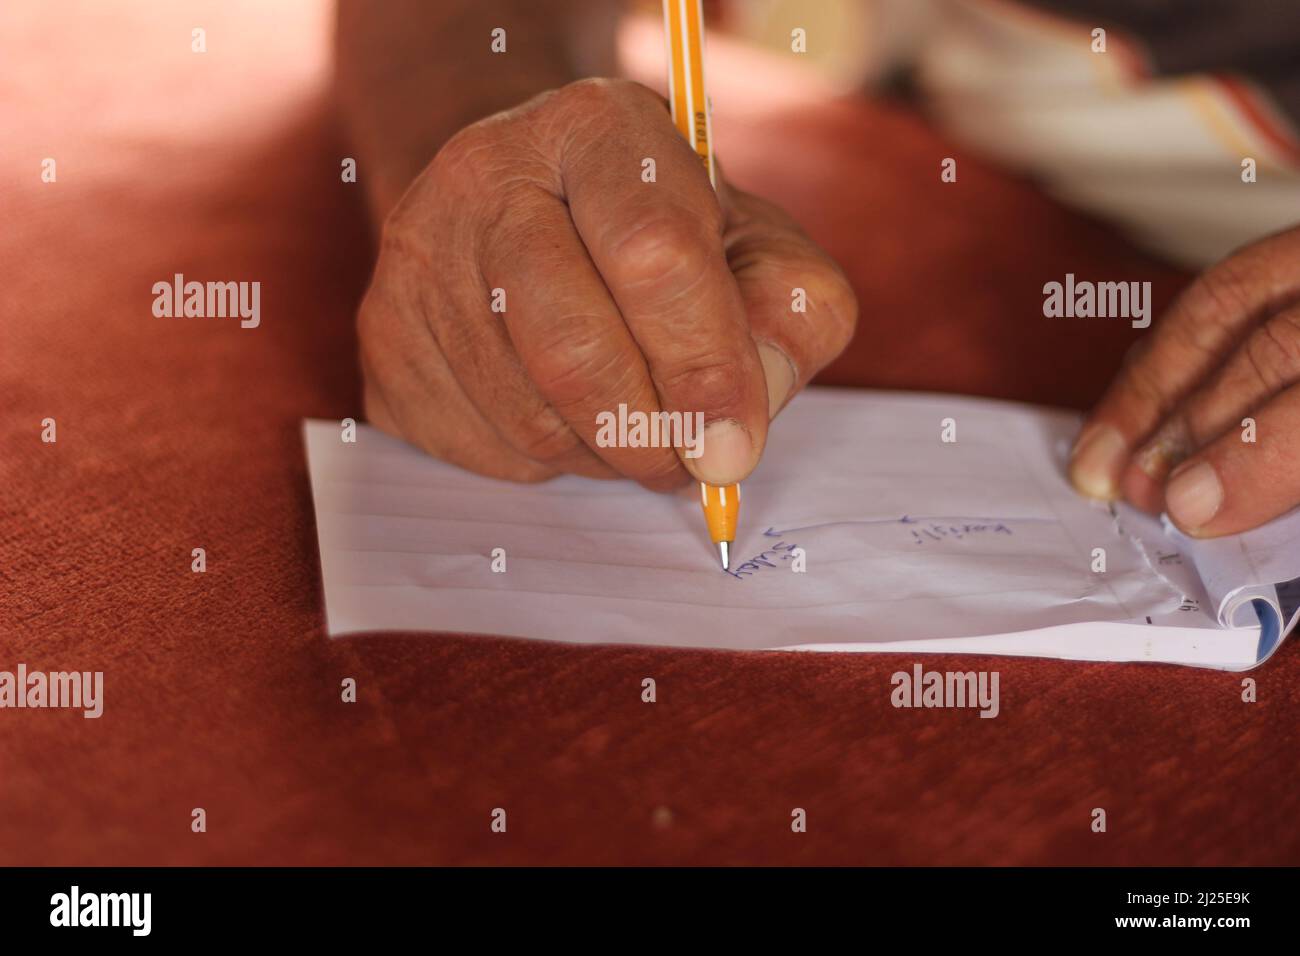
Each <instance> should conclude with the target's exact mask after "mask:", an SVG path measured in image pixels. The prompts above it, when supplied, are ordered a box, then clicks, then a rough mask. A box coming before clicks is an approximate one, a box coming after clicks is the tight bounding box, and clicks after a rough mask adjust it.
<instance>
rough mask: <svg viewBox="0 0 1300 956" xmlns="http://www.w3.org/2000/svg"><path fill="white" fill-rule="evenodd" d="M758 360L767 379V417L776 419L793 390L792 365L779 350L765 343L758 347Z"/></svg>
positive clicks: (787, 357)
mask: <svg viewBox="0 0 1300 956" xmlns="http://www.w3.org/2000/svg"><path fill="white" fill-rule="evenodd" d="M758 358H759V360H760V361H761V362H762V363H763V376H764V377H765V378H766V379H767V417H768V418H769V419H771V418H775V417H776V413H777V412H779V411H780V410H781V406H782V405H784V404H785V401H786V399H787V398H789V397H790V390H791V389H792V388H794V363H793V362H791V361H790V357H789V356H788V355H786V354H785V353H784V352H782V351H781V350H780V349H779V348H777V347H776V346H775V345H768V344H767V343H766V342H763V343H761V344H760V345H759V346H758Z"/></svg>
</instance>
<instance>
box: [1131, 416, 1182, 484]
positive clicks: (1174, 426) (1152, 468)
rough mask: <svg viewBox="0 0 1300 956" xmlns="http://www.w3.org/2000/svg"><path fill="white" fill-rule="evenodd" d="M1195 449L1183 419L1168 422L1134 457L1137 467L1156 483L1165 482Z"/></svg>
mask: <svg viewBox="0 0 1300 956" xmlns="http://www.w3.org/2000/svg"><path fill="white" fill-rule="evenodd" d="M1193 451H1195V448H1194V447H1193V446H1192V436H1191V434H1190V432H1189V431H1188V430H1187V426H1186V424H1184V423H1183V420H1182V419H1181V418H1175V419H1173V420H1171V421H1169V422H1167V423H1166V424H1165V425H1164V426H1163V427H1161V429H1160V430H1159V431H1158V432H1156V434H1155V437H1154V438H1152V439H1151V441H1149V442H1148V443H1147V445H1146V447H1144V448H1143V449H1142V450H1141V451H1139V452H1138V453H1137V455H1136V456H1135V457H1134V461H1135V462H1136V463H1137V466H1138V467H1139V468H1141V469H1142V471H1143V472H1144V473H1145V474H1146V475H1147V477H1148V478H1152V479H1154V480H1156V481H1164V480H1165V476H1166V475H1168V474H1169V472H1170V470H1171V469H1173V468H1174V467H1175V466H1177V465H1178V463H1179V462H1181V461H1182V460H1183V459H1184V458H1186V457H1187V456H1188V455H1190V454H1191V453H1192V452H1193Z"/></svg>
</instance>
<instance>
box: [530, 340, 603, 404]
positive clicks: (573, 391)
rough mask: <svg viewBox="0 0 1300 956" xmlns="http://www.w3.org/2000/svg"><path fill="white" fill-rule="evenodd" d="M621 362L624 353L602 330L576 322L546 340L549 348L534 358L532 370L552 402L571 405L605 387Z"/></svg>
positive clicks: (536, 383) (584, 400)
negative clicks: (606, 337)
mask: <svg viewBox="0 0 1300 956" xmlns="http://www.w3.org/2000/svg"><path fill="white" fill-rule="evenodd" d="M622 364H624V361H623V357H622V356H621V355H620V354H619V352H618V350H617V349H611V348H610V347H609V345H608V343H607V342H606V340H605V337H604V336H603V335H602V334H601V333H600V332H599V331H597V330H593V329H590V328H586V327H583V326H582V325H581V324H576V323H575V324H572V328H571V330H570V331H568V332H567V333H560V334H557V335H555V336H552V337H550V338H549V339H548V340H547V347H546V349H545V350H544V351H542V352H541V353H540V354H538V355H536V356H533V357H532V358H531V361H530V362H529V370H530V373H531V375H532V378H533V382H534V384H535V385H536V386H537V388H538V389H539V390H540V391H541V392H542V394H544V395H545V396H546V397H547V398H548V399H549V400H550V402H551V403H552V404H553V405H556V406H557V407H561V408H570V407H576V406H580V405H583V404H584V403H587V402H589V401H591V400H592V398H593V396H595V395H596V394H598V393H600V392H603V391H606V389H605V388H604V383H605V380H606V379H607V378H608V377H609V374H610V372H611V371H616V370H617V366H619V365H622Z"/></svg>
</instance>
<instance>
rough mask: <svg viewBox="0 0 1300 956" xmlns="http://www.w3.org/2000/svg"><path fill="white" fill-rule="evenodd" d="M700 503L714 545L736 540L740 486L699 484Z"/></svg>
mask: <svg viewBox="0 0 1300 956" xmlns="http://www.w3.org/2000/svg"><path fill="white" fill-rule="evenodd" d="M700 502H701V504H702V505H703V507H704V520H705V521H706V522H707V523H708V525H709V538H711V539H712V541H713V543H714V544H721V543H722V542H724V541H726V542H728V543H730V542H732V541H735V540H736V518H737V516H738V515H739V514H740V485H706V484H703V483H701V484H700Z"/></svg>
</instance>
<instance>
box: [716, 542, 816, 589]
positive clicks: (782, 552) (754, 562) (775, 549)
mask: <svg viewBox="0 0 1300 956" xmlns="http://www.w3.org/2000/svg"><path fill="white" fill-rule="evenodd" d="M798 547H799V546H798V545H797V544H786V543H785V542H784V541H778V542H777V543H776V544H774V545H772V547H770V548H768V549H767V550H766V551H764V552H763V553H762V554H759V555H757V556H755V557H752V558H750V559H749V560H748V561H746V562H745V563H744V564H740V565H737V566H736V567H735V568H734V569H733V570H729V571H728V572H727V573H728V574H730V575H731V576H732V577H733V578H736V579H737V580H739V581H743V580H745V578H747V577H749V576H750V575H752V574H755V573H756V572H758V571H761V570H763V568H779V567H781V565H780V564H777V563H776V562H777V561H789V560H790V559H791V558H793V557H794V552H795V551H796V550H797V549H798Z"/></svg>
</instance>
